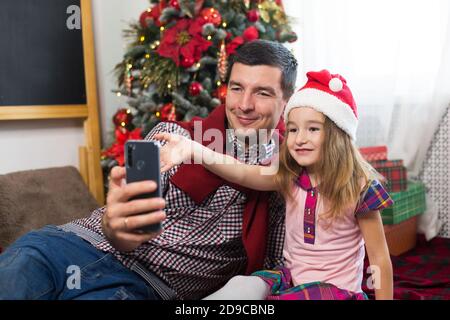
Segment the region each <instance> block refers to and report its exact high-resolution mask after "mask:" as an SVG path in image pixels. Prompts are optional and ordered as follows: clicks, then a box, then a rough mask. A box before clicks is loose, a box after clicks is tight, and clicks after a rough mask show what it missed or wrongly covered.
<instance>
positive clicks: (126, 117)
mask: <svg viewBox="0 0 450 320" xmlns="http://www.w3.org/2000/svg"><path fill="white" fill-rule="evenodd" d="M131 120H133V115H132V114H131V111H130V110H128V109H119V110H118V111H117V112H116V113H115V114H114V116H113V122H114V124H115V125H116V127H126V126H128V125H129V124H130V123H131Z"/></svg>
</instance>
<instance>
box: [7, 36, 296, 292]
mask: <svg viewBox="0 0 450 320" xmlns="http://www.w3.org/2000/svg"><path fill="white" fill-rule="evenodd" d="M296 68H297V62H296V60H295V58H294V57H293V55H292V54H291V53H290V52H289V51H288V50H287V49H286V48H284V47H283V46H282V45H281V44H279V43H275V42H269V41H263V40H256V41H253V42H250V43H247V44H245V45H243V46H242V47H241V48H240V50H238V52H237V54H236V55H235V57H234V61H233V62H232V65H231V68H230V74H229V89H228V93H227V99H226V106H225V107H224V106H221V107H218V108H216V109H215V110H214V111H213V112H212V114H211V115H210V116H209V117H208V118H206V119H204V120H203V121H202V122H201V123H200V124H201V132H200V135H201V136H203V134H205V133H206V132H208V130H216V132H217V131H219V132H220V133H221V134H223V136H224V141H225V145H226V148H225V149H226V150H233V154H234V155H236V156H237V157H238V158H239V159H240V160H242V161H245V162H247V163H253V164H256V163H260V162H261V161H265V160H267V159H270V158H271V156H272V155H273V153H274V149H275V143H274V142H273V141H272V140H268V141H259V142H260V143H259V144H252V145H250V144H248V143H247V144H246V142H245V137H246V136H249V135H250V134H251V133H252V132H257V131H258V130H263V129H265V130H272V129H274V128H276V127H277V124H278V123H282V121H281V122H280V116H281V114H282V112H283V110H284V107H285V105H286V102H287V100H288V98H289V97H290V95H291V94H292V93H293V91H294V84H295V80H296ZM197 124H199V123H197ZM195 128H196V123H194V122H192V123H187V124H182V123H173V122H168V123H160V124H158V125H157V126H156V127H155V128H154V129H153V130H152V131H151V132H150V134H149V135H148V137H147V139H149V140H151V139H152V137H153V136H154V135H155V134H157V133H159V132H170V133H177V134H180V135H184V136H186V137H189V138H194V137H195V136H196V135H197V134H198V132H195ZM226 129H234V130H235V132H236V134H234V133H233V132H231V131H229V130H228V131H226ZM225 132H226V133H225ZM250 140H251V139H250ZM202 143H205V145H206V141H202ZM124 178H125V169H124V168H120V167H116V168H114V169H113V170H112V172H111V176H110V188H109V194H108V197H107V203H106V206H105V207H103V208H100V209H98V210H96V211H94V212H93V213H92V214H91V216H89V217H87V218H84V219H79V220H76V221H72V222H70V223H68V224H66V225H63V226H59V227H55V226H47V227H45V228H43V229H41V230H39V231H36V232H30V233H29V234H27V235H25V236H24V237H22V238H20V239H19V240H18V241H16V242H15V243H14V244H13V245H11V247H10V248H8V250H7V251H6V252H5V253H4V254H2V255H0V269H1V272H0V288H2V290H0V298H11V299H14V298H19V299H199V298H202V297H204V296H206V295H208V294H210V293H211V292H213V291H215V290H217V289H218V288H220V287H221V286H222V285H223V284H224V283H225V282H226V281H227V280H229V279H230V278H231V277H232V276H234V275H238V274H244V273H249V272H252V271H255V270H256V269H259V268H262V267H264V268H272V267H274V266H276V265H279V264H281V263H282V248H283V241H284V217H283V214H284V207H283V203H282V202H281V200H280V198H278V197H277V196H276V195H275V194H266V193H258V192H255V191H252V190H246V189H244V188H241V187H239V186H234V185H230V184H228V183H226V182H225V181H223V180H221V179H220V178H219V177H217V176H215V175H213V174H211V173H209V172H208V171H206V170H205V169H203V167H202V166H200V165H195V164H192V165H187V164H186V165H181V166H178V167H174V168H173V169H171V170H170V171H168V172H166V173H163V174H162V177H161V189H162V190H163V197H164V199H162V198H153V199H147V200H142V199H141V200H131V201H130V200H129V199H130V198H132V197H133V196H135V195H138V194H141V193H146V192H152V191H154V190H155V188H156V183H155V182H151V181H146V182H138V183H130V184H124V183H123V179H124ZM155 211H156V212H155ZM142 213H144V214H142ZM157 222H162V223H163V230H162V232H161V233H160V234H139V233H137V232H136V231H135V230H136V229H137V228H139V227H142V226H145V225H149V224H153V223H157ZM77 272H78V273H77ZM77 276H78V277H77Z"/></svg>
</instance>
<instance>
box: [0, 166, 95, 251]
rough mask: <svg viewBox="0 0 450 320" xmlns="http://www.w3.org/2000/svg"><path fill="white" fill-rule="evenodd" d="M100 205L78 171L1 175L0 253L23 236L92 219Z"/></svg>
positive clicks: (34, 171) (67, 169)
mask: <svg viewBox="0 0 450 320" xmlns="http://www.w3.org/2000/svg"><path fill="white" fill-rule="evenodd" d="M98 207H99V204H98V203H97V202H96V200H95V199H94V197H93V196H92V195H91V193H90V192H89V190H88V188H87V186H86V184H85V183H84V181H83V179H82V178H81V175H80V174H79V172H78V170H77V169H76V168H75V167H70V166H69V167H54V168H46V169H38V170H27V171H20V172H14V173H8V174H2V175H0V252H1V250H2V248H3V249H4V248H6V247H8V246H9V245H10V244H11V243H12V242H14V241H15V240H16V239H17V238H19V237H20V236H21V235H23V234H25V233H27V232H29V231H31V230H34V229H39V228H41V227H43V226H45V225H48V224H53V225H59V224H64V223H66V222H69V221H71V220H74V219H77V218H81V217H85V216H87V215H89V214H90V213H91V212H92V210H93V209H95V208H98Z"/></svg>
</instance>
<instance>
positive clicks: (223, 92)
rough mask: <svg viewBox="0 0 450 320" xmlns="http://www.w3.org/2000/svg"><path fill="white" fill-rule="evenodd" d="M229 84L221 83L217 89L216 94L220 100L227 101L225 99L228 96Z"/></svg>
mask: <svg viewBox="0 0 450 320" xmlns="http://www.w3.org/2000/svg"><path fill="white" fill-rule="evenodd" d="M227 90H228V86H227V85H226V84H221V85H220V86H219V87H218V88H217V89H216V91H215V92H214V96H215V97H216V98H218V99H219V100H220V102H222V103H225V99H226V97H227Z"/></svg>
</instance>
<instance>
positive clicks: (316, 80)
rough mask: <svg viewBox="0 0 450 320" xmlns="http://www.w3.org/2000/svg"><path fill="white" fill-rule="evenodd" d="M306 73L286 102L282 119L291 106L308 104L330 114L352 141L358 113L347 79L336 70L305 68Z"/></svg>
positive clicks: (285, 117)
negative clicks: (331, 71)
mask: <svg viewBox="0 0 450 320" xmlns="http://www.w3.org/2000/svg"><path fill="white" fill-rule="evenodd" d="M306 75H307V77H308V81H307V82H306V84H305V85H304V86H303V87H302V88H301V89H300V90H298V91H297V92H296V93H294V94H293V95H292V97H291V98H290V99H289V101H288V103H287V105H286V109H285V111H284V119H285V121H288V115H289V112H290V111H291V110H292V109H294V108H302V107H310V108H312V109H314V110H316V111H319V112H322V113H323V114H324V115H326V116H327V117H328V118H330V120H331V121H333V122H334V123H335V124H336V125H337V126H338V127H339V128H341V129H342V130H344V131H345V132H346V133H347V134H348V135H349V136H350V137H351V138H352V140H353V141H355V140H356V129H357V128H358V114H357V110H356V103H355V100H354V99H353V95H352V93H351V91H350V89H349V87H348V86H347V81H346V80H345V79H344V78H343V77H342V76H340V75H338V74H330V72H329V71H328V70H322V71H318V72H308V73H307V74H306Z"/></svg>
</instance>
